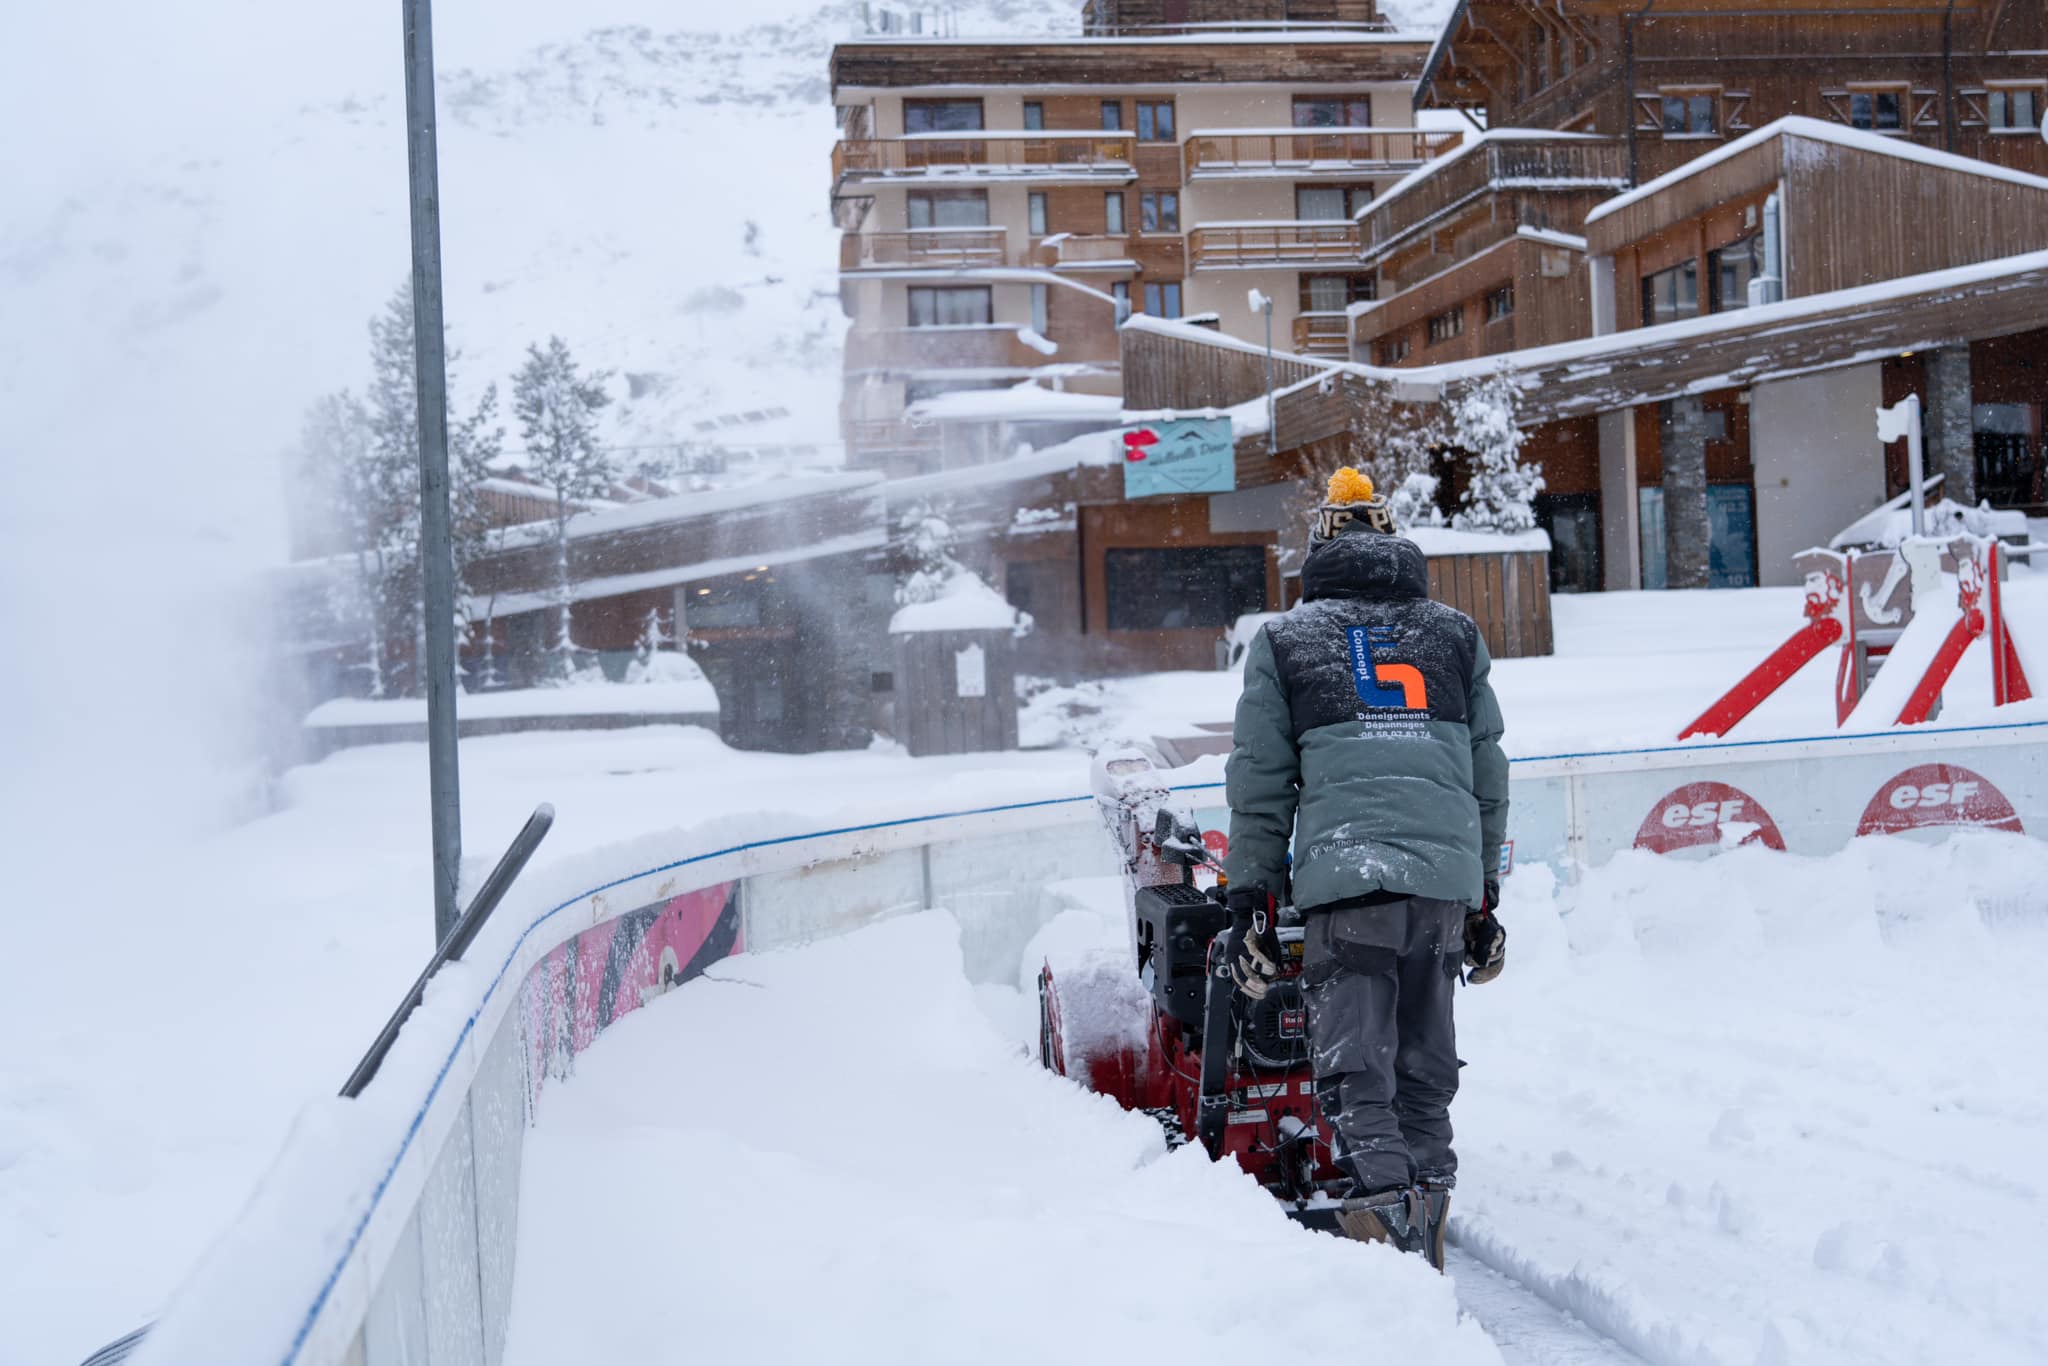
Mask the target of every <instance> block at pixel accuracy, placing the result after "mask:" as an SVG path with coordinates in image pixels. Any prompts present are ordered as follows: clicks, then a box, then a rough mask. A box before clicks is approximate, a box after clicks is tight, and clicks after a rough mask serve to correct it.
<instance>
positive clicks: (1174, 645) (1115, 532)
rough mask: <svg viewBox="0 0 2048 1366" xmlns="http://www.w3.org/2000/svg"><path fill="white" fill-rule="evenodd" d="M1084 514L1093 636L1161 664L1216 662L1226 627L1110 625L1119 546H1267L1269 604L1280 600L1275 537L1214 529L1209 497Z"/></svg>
mask: <svg viewBox="0 0 2048 1366" xmlns="http://www.w3.org/2000/svg"><path fill="white" fill-rule="evenodd" d="M1079 516H1080V549H1081V582H1082V612H1083V618H1082V624H1083V629H1084V630H1085V631H1086V632H1087V633H1088V634H1089V635H1101V636H1106V637H1108V638H1109V639H1110V640H1112V641H1118V642H1121V643H1122V645H1123V646H1124V649H1125V650H1126V651H1127V652H1128V653H1130V654H1131V655H1134V656H1136V657H1140V658H1144V659H1147V660H1149V661H1151V667H1153V668H1158V669H1210V668H1214V667H1215V665H1216V642H1217V640H1218V639H1220V638H1221V637H1222V634H1223V628H1222V627H1214V626H1196V627H1189V628H1187V629H1184V630H1152V631H1111V630H1109V629H1108V623H1109V576H1108V572H1107V568H1106V564H1105V559H1106V552H1107V551H1110V550H1114V549H1132V548H1137V549H1150V548H1163V547H1173V548H1182V547H1186V548H1195V547H1203V546H1258V547H1261V548H1263V549H1265V550H1266V602H1265V606H1266V607H1267V608H1269V609H1270V608H1274V607H1277V606H1278V605H1279V602H1280V566H1279V562H1278V560H1277V559H1276V558H1275V557H1274V555H1273V553H1272V543H1273V538H1272V536H1271V535H1270V534H1268V533H1264V532H1213V531H1211V530H1210V529H1209V500H1208V498H1207V497H1205V496H1195V497H1185V498H1151V499H1146V500H1145V501H1143V502H1138V503H1126V502H1121V501H1119V502H1114V503H1103V504H1095V505H1089V506H1083V507H1082V508H1080V510H1079Z"/></svg>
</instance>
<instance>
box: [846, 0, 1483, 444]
mask: <svg viewBox="0 0 2048 1366" xmlns="http://www.w3.org/2000/svg"><path fill="white" fill-rule="evenodd" d="M1077 19H1078V20H1079V21H1080V23H1079V25H1078V28H1079V31H1077V32H1076V33H1075V34H1074V35H1073V36H1071V37H1061V38H1032V39H965V38H936V37H916V36H911V37H906V36H904V35H902V34H889V35H884V36H878V37H873V38H864V39H856V40H854V41H850V42H847V43H843V44H841V45H840V46H839V47H838V48H836V49H835V50H834V52H833V54H832V68H831V80H832V90H833V100H834V103H835V105H836V106H837V109H838V113H839V119H840V125H841V132H842V136H841V140H840V142H839V145H838V147H837V148H836V149H835V152H834V156H833V168H832V174H833V203H834V208H835V212H836V214H837V216H838V221H839V224H840V226H841V227H842V229H843V230H844V233H845V236H844V239H843V244H842V254H841V258H840V265H841V281H842V286H841V288H842V298H843V300H844V303H845V306H846V309H847V311H848V313H849V315H850V316H851V318H852V320H853V328H852V331H851V333H850V334H849V336H848V339H847V350H846V390H845V396H844V402H843V407H842V415H843V425H844V430H845V435H846V439H847V443H848V452H849V458H850V460H851V461H852V462H853V463H856V464H859V465H865V466H870V467H878V468H882V469H885V470H888V471H890V472H892V473H916V472H922V471H929V470H933V469H938V468H943V467H947V466H950V465H954V464H959V463H967V462H972V461H976V460H981V459H986V458H988V457H990V456H992V455H994V454H999V453H1000V451H999V450H992V449H990V433H991V431H993V430H996V428H995V426H994V424H995V422H996V420H997V419H1002V418H1015V419H1018V420H1020V421H1021V420H1025V419H1027V418H1028V417H1029V415H1030V413H1031V412H1032V411H1040V410H1042V405H1040V406H1039V408H1038V409H1033V408H1032V407H1031V406H1030V405H1026V408H1025V410H1024V411H1023V412H1021V413H1008V412H1006V411H1005V410H1004V408H1003V404H1002V400H1001V399H1000V398H997V397H991V399H990V400H989V406H988V408H987V411H988V413H989V414H990V417H991V423H990V424H984V425H980V426H977V425H976V424H972V423H962V422H959V421H953V422H948V423H944V424H934V423H918V422H915V421H912V420H910V419H909V418H908V417H906V413H907V412H912V413H914V408H915V405H916V404H918V403H919V402H920V401H922V400H926V399H930V398H934V397H936V396H938V395H941V394H950V393H958V392H960V391H963V390H989V391H996V390H1001V389H1006V388H1014V387H1015V386H1017V385H1019V384H1027V383H1029V384H1035V385H1036V386H1039V387H1043V388H1047V389H1062V390H1067V391H1070V392H1082V393H1089V392H1093V393H1100V394H1104V395H1113V394H1116V393H1118V392H1120V385H1119V378H1118V374H1117V354H1118V353H1117V335H1116V329H1117V325H1118V323H1119V321H1120V320H1121V319H1122V318H1123V317H1125V316H1127V315H1129V314H1130V313H1133V312H1137V313H1147V314H1152V315H1155V316H1159V317H1166V318H1182V317H1197V316H1202V315H1213V319H1212V320H1213V322H1214V324H1215V325H1216V326H1218V327H1219V328H1221V329H1222V330H1223V331H1225V332H1227V333H1229V334H1231V335H1234V336H1238V337H1241V338H1244V339H1247V340H1252V341H1257V342H1260V343H1263V342H1264V340H1265V337H1266V327H1267V324H1268V319H1267V318H1266V317H1265V316H1263V315H1257V314H1254V312H1253V311H1252V308H1251V306H1250V303H1249V300H1250V296H1251V291H1253V290H1257V291H1259V292H1260V293H1261V294H1262V295H1264V296H1265V297H1267V298H1269V299H1271V300H1272V310H1271V319H1270V321H1271V326H1272V329H1273V333H1272V337H1273V344H1274V346H1275V347H1276V349H1280V350H1283V351H1284V350H1297V349H1299V350H1309V351H1320V352H1322V353H1324V354H1329V355H1336V356H1341V355H1343V354H1344V353H1345V352H1346V350H1347V348H1348V334H1347V323H1346V309H1347V308H1348V307H1349V305H1351V304H1352V303H1354V302H1356V301H1358V300H1361V299H1364V298H1369V297H1370V296H1371V293H1372V290H1373V288H1374V276H1373V273H1372V272H1371V271H1370V270H1369V269H1367V268H1366V266H1365V264H1364V263H1363V262H1362V261H1361V260H1360V257H1359V251H1358V235H1357V234H1358V229H1357V225H1356V223H1355V221H1354V217H1353V216H1354V214H1355V213H1356V212H1357V211H1358V210H1359V209H1360V208H1362V207H1363V206H1364V205H1365V204H1367V203H1369V202H1370V201H1371V200H1372V199H1373V198H1374V196H1375V195H1376V194H1378V192H1379V191H1380V190H1382V189H1383V188H1385V187H1387V186H1389V185H1391V184H1392V183H1393V182H1395V181H1396V180H1398V179H1400V178H1401V177H1402V176H1404V175H1406V174H1408V173H1409V172H1411V171H1413V170H1415V169H1416V168H1417V167H1419V166H1421V165H1423V164H1424V163H1425V162H1427V161H1428V160H1430V159H1431V158H1432V157H1434V156H1436V155H1438V154H1440V153H1442V152H1444V151H1446V150H1448V149H1449V148H1450V147H1452V146H1454V145H1456V143H1457V141H1458V140H1459V135H1458V134H1456V133H1432V132H1424V131H1419V130H1417V129H1416V128H1415V127H1414V126H1413V112H1412V111H1413V92H1414V83H1415V79H1416V77H1417V76H1418V75H1419V74H1420V72H1421V70H1422V64H1423V60H1424V58H1425V57H1426V56H1427V54H1428V51H1429V37H1428V35H1414V34H1400V33H1395V32H1391V31H1389V30H1388V28H1387V26H1386V24H1385V23H1384V22H1383V21H1382V19H1381V17H1380V15H1379V14H1378V12H1377V9H1376V6H1375V5H1374V4H1373V3H1371V2H1370V0H1320V2H1319V3H1315V4H1306V3H1302V2H1301V0H1265V3H1251V4H1225V3H1222V2H1221V0H1155V2H1154V3H1112V2H1111V0H1097V2H1096V3H1093V4H1090V5H1088V6H1087V7H1086V8H1085V9H1083V10H1080V11H1079V12H1077ZM969 407H970V410H971V407H972V405H969ZM961 411H962V409H961V406H960V405H959V404H958V402H957V401H956V402H955V403H954V405H953V412H954V414H955V415H956V417H957V415H958V414H959V413H960V412H961ZM1069 420H1071V419H1069ZM1097 425H1101V424H1099V423H1098V424H1097ZM1008 430H1010V431H1016V430H1018V428H1017V427H1016V425H1015V423H1014V422H1013V423H1011V425H1010V427H1009V428H1008ZM1062 430H1063V429H1062V428H1061V427H1060V426H1059V425H1058V424H1057V422H1053V423H1051V424H1049V425H1048V426H1046V427H1045V428H1044V429H1043V430H1041V431H1039V432H1037V433H1035V434H1034V435H1035V437H1036V438H1044V437H1057V436H1058V435H1060V434H1061V432H1062ZM1034 444H1040V445H1042V444H1044V441H1043V439H1035V440H1034Z"/></svg>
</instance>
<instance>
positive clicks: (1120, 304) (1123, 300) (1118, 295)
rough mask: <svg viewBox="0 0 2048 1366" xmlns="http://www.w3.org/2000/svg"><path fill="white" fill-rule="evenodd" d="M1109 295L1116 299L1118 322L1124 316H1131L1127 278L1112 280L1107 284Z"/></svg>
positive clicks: (1129, 287) (1129, 285)
mask: <svg viewBox="0 0 2048 1366" xmlns="http://www.w3.org/2000/svg"><path fill="white" fill-rule="evenodd" d="M1109 297H1110V298H1112V299H1114V300H1116V317H1117V321H1118V322H1122V321H1123V320H1124V319H1125V318H1128V317H1130V316H1131V282H1130V281H1129V280H1116V281H1112V282H1111V284H1110V286H1109Z"/></svg>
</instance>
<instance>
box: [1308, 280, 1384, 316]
mask: <svg viewBox="0 0 2048 1366" xmlns="http://www.w3.org/2000/svg"><path fill="white" fill-rule="evenodd" d="M1301 283H1302V306H1303V309H1304V310H1305V311H1306V312H1309V313H1342V312H1343V311H1344V310H1345V309H1346V308H1349V307H1350V306H1351V305H1352V304H1355V303H1358V302H1360V301H1362V300H1365V299H1369V298H1371V297H1372V277H1371V276H1370V275H1307V276H1304V277H1302V282H1301Z"/></svg>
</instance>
